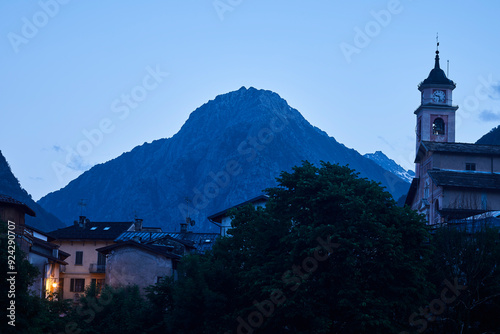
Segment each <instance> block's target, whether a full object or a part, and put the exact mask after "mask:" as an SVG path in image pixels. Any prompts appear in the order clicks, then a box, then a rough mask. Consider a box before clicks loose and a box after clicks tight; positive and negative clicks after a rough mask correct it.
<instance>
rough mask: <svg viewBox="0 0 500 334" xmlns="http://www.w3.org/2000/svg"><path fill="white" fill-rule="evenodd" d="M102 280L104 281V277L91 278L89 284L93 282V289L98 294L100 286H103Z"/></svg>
mask: <svg viewBox="0 0 500 334" xmlns="http://www.w3.org/2000/svg"><path fill="white" fill-rule="evenodd" d="M104 281H105V279H104V278H92V280H91V284H95V289H96V291H97V293H98V294H99V293H101V291H102V288H103V286H104Z"/></svg>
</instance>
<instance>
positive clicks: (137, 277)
mask: <svg viewBox="0 0 500 334" xmlns="http://www.w3.org/2000/svg"><path fill="white" fill-rule="evenodd" d="M172 273H173V271H172V260H171V259H169V258H166V257H164V256H161V255H158V254H153V253H150V252H147V251H144V250H141V249H138V248H135V247H123V248H118V249H116V250H114V251H112V253H111V254H109V255H108V256H107V259H106V284H108V285H111V286H114V287H117V286H125V285H134V284H137V285H138V286H139V287H140V288H145V287H147V286H149V285H152V284H155V283H156V280H157V277H166V276H171V275H172Z"/></svg>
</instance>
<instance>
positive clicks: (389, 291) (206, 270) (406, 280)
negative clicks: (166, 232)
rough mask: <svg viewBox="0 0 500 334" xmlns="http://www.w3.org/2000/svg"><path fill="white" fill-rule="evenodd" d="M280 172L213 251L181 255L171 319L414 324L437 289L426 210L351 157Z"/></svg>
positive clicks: (355, 329)
mask: <svg viewBox="0 0 500 334" xmlns="http://www.w3.org/2000/svg"><path fill="white" fill-rule="evenodd" d="M278 182H279V185H278V187H276V188H271V189H268V190H267V193H268V194H269V196H270V200H269V201H268V203H267V205H266V207H265V208H253V207H252V206H246V207H243V208H241V209H239V210H237V212H235V213H234V216H233V228H232V229H231V230H229V234H230V235H231V236H230V237H226V238H222V239H220V240H219V241H218V242H217V243H216V244H215V245H214V248H213V250H212V252H210V253H208V254H207V255H205V256H204V257H197V258H188V259H184V260H183V262H184V271H183V272H182V274H181V275H179V281H178V282H177V283H175V284H173V285H171V287H172V289H173V290H172V291H173V293H172V304H171V305H172V309H171V310H169V311H167V312H166V314H167V315H166V319H167V320H166V322H167V323H169V322H170V323H172V324H174V323H175V327H176V328H177V333H224V332H225V331H227V333H233V332H238V333H251V332H254V331H255V332H257V331H258V332H260V333H398V332H399V331H400V330H402V329H403V328H407V327H409V325H408V322H409V321H408V318H409V316H410V315H411V314H412V312H414V311H415V310H417V309H418V307H420V306H421V305H423V304H424V302H425V301H426V300H428V296H429V295H430V294H431V293H432V292H433V290H432V286H431V285H430V284H428V283H426V274H427V272H426V267H427V266H428V265H429V255H430V252H431V250H430V246H429V244H428V241H429V235H428V233H427V231H426V228H425V223H424V221H423V219H422V218H421V217H420V216H418V215H417V214H416V213H415V212H413V211H411V210H410V209H408V208H400V207H397V206H396V203H395V201H394V200H393V199H392V197H391V195H390V194H389V193H387V192H385V191H384V190H383V189H382V188H381V187H380V185H379V184H377V183H374V182H371V181H368V180H366V179H361V178H359V177H358V175H357V174H356V173H355V172H354V171H352V170H351V169H349V168H347V167H341V166H338V165H333V164H330V163H322V164H321V166H320V167H316V166H313V165H312V164H310V163H308V162H304V163H303V165H302V166H299V167H295V168H293V171H292V172H291V173H288V172H283V173H282V174H281V176H280V177H279V178H278ZM189 311H191V312H193V313H192V314H188V315H187V319H182V320H179V319H178V317H180V316H181V314H186V313H188V312H189ZM214 320H215V321H214Z"/></svg>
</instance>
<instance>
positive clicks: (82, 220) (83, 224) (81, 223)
mask: <svg viewBox="0 0 500 334" xmlns="http://www.w3.org/2000/svg"><path fill="white" fill-rule="evenodd" d="M86 221H87V219H85V216H80V220H79V221H78V226H80V227H81V228H85V222H86Z"/></svg>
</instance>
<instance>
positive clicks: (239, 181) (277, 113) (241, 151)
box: [39, 87, 408, 231]
mask: <svg viewBox="0 0 500 334" xmlns="http://www.w3.org/2000/svg"><path fill="white" fill-rule="evenodd" d="M302 160H309V161H310V162H312V163H319V162H320V161H321V160H324V161H329V162H333V163H339V164H341V165H345V164H349V166H350V167H351V168H353V169H355V170H357V171H358V172H360V174H361V176H363V177H367V178H369V179H372V180H375V181H378V182H381V183H382V185H384V186H386V187H387V189H388V191H389V192H391V193H392V194H393V196H394V197H395V198H399V197H400V196H401V195H402V194H404V193H406V191H407V189H408V183H406V182H404V181H403V180H401V179H400V178H398V177H397V176H395V175H394V174H392V173H390V172H388V171H386V170H384V169H383V168H381V167H380V166H378V165H377V164H376V163H374V162H373V161H371V160H370V159H367V158H365V157H363V156H361V155H360V154H359V153H358V152H356V151H355V150H353V149H349V148H346V147H345V146H344V145H342V144H340V143H338V142H337V141H336V140H335V139H334V138H332V137H329V136H328V135H327V134H326V133H325V132H323V131H321V130H320V129H318V128H316V127H314V126H312V125H311V124H309V122H307V121H306V120H305V119H304V117H302V115H301V114H300V113H299V112H298V111H297V110H295V109H293V108H291V107H290V106H289V105H288V104H287V102H286V101H285V100H284V99H282V98H281V97H280V96H279V95H278V94H276V93H273V92H271V91H266V90H257V89H255V88H248V89H247V88H245V87H242V88H240V89H239V90H237V91H234V92H230V93H227V94H224V95H220V96H217V97H216V98H215V99H214V100H211V101H209V102H207V103H205V104H204V105H202V106H201V107H199V108H198V109H196V110H195V111H194V112H192V113H191V115H190V116H189V119H188V120H187V121H186V123H185V124H184V125H183V126H182V128H181V129H180V130H179V132H178V133H177V134H175V135H174V136H173V137H172V138H169V139H160V140H156V141H153V142H152V143H147V144H144V145H141V146H138V147H135V148H134V149H133V150H132V151H130V152H128V153H124V154H122V155H121V156H119V157H118V158H116V159H113V160H111V161H109V162H107V163H105V164H100V165H97V166H94V167H93V168H92V169H90V170H89V171H87V172H85V173H84V174H82V175H81V176H80V177H78V178H77V179H76V180H74V181H72V182H71V183H70V184H68V185H67V186H66V187H65V188H63V189H61V190H59V191H56V192H53V193H50V194H48V195H47V196H45V197H43V198H42V199H40V201H39V203H40V204H41V205H42V206H43V207H45V208H46V209H48V210H50V211H51V212H54V213H55V214H56V215H58V216H59V218H61V219H62V220H63V221H64V222H66V223H70V222H71V221H73V220H74V219H75V218H76V216H77V215H78V212H79V210H78V206H77V203H78V202H79V200H80V199H81V198H85V199H86V200H87V206H86V210H87V213H88V216H89V218H90V219H92V220H104V221H105V220H108V221H117V220H131V219H133V218H134V216H137V217H139V218H143V219H144V223H145V224H146V225H150V226H151V225H154V226H161V227H162V228H163V229H164V230H178V229H179V223H180V222H182V221H184V220H185V218H186V217H187V216H189V217H191V218H192V219H194V220H195V221H196V222H197V223H196V226H195V227H194V228H193V229H194V230H204V231H208V230H210V229H214V228H215V226H214V225H213V224H210V223H209V222H208V221H207V218H206V217H207V216H209V215H211V214H213V213H216V212H218V211H221V210H223V209H226V208H227V207H230V206H233V205H236V204H238V203H241V202H244V201H246V200H248V199H250V198H252V197H255V196H258V195H260V194H262V190H264V189H265V188H268V187H272V186H275V185H276V180H275V178H276V177H277V176H278V175H279V173H280V172H281V171H283V170H290V169H291V167H293V166H295V165H299V164H301V162H302Z"/></svg>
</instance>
